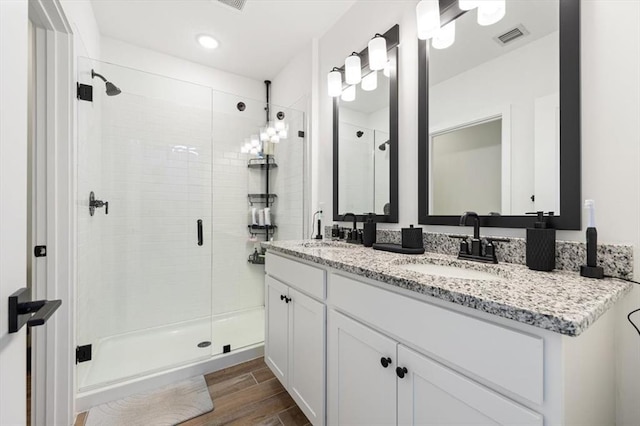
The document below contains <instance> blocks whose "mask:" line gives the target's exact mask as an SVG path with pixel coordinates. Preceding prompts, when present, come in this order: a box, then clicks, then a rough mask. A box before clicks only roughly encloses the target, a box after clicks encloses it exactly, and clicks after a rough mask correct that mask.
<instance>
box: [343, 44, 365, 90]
mask: <svg viewBox="0 0 640 426" xmlns="http://www.w3.org/2000/svg"><path fill="white" fill-rule="evenodd" d="M360 80H362V64H361V63H360V56H359V55H358V54H357V53H356V52H353V53H352V54H351V55H349V56H348V57H347V59H345V60H344V81H345V82H346V83H347V84H358V83H360Z"/></svg>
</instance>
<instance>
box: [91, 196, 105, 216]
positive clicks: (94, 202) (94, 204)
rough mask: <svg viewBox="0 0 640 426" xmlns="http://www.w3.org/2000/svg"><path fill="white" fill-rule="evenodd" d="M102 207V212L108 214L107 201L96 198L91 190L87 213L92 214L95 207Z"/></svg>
mask: <svg viewBox="0 0 640 426" xmlns="http://www.w3.org/2000/svg"><path fill="white" fill-rule="evenodd" d="M100 207H104V214H109V202H108V201H102V200H98V199H96V194H94V192H93V191H91V192H90V193H89V214H90V215H91V216H93V215H94V214H95V212H96V209H97V208H100Z"/></svg>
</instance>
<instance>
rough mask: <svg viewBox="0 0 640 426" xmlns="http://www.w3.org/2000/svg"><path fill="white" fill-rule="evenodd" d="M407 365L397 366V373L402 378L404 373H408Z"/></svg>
mask: <svg viewBox="0 0 640 426" xmlns="http://www.w3.org/2000/svg"><path fill="white" fill-rule="evenodd" d="M407 372H408V371H407V367H397V368H396V374H397V375H398V377H400V378H401V379H403V378H404V375H405V374H407Z"/></svg>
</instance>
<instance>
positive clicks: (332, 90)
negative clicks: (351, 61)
mask: <svg viewBox="0 0 640 426" xmlns="http://www.w3.org/2000/svg"><path fill="white" fill-rule="evenodd" d="M327 90H328V92H329V96H331V97H334V98H335V97H336V96H340V94H341V93H342V73H341V72H340V70H339V69H338V67H333V69H332V70H331V72H330V73H329V74H327Z"/></svg>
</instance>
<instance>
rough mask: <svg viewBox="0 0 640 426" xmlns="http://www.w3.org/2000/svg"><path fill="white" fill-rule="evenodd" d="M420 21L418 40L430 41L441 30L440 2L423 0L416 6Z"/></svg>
mask: <svg viewBox="0 0 640 426" xmlns="http://www.w3.org/2000/svg"><path fill="white" fill-rule="evenodd" d="M416 18H417V20H418V38H419V39H420V40H428V39H430V38H432V37H433V36H434V35H435V33H436V32H437V31H438V30H439V29H440V2H439V1H438V0H422V1H420V3H418V5H417V6H416Z"/></svg>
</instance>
